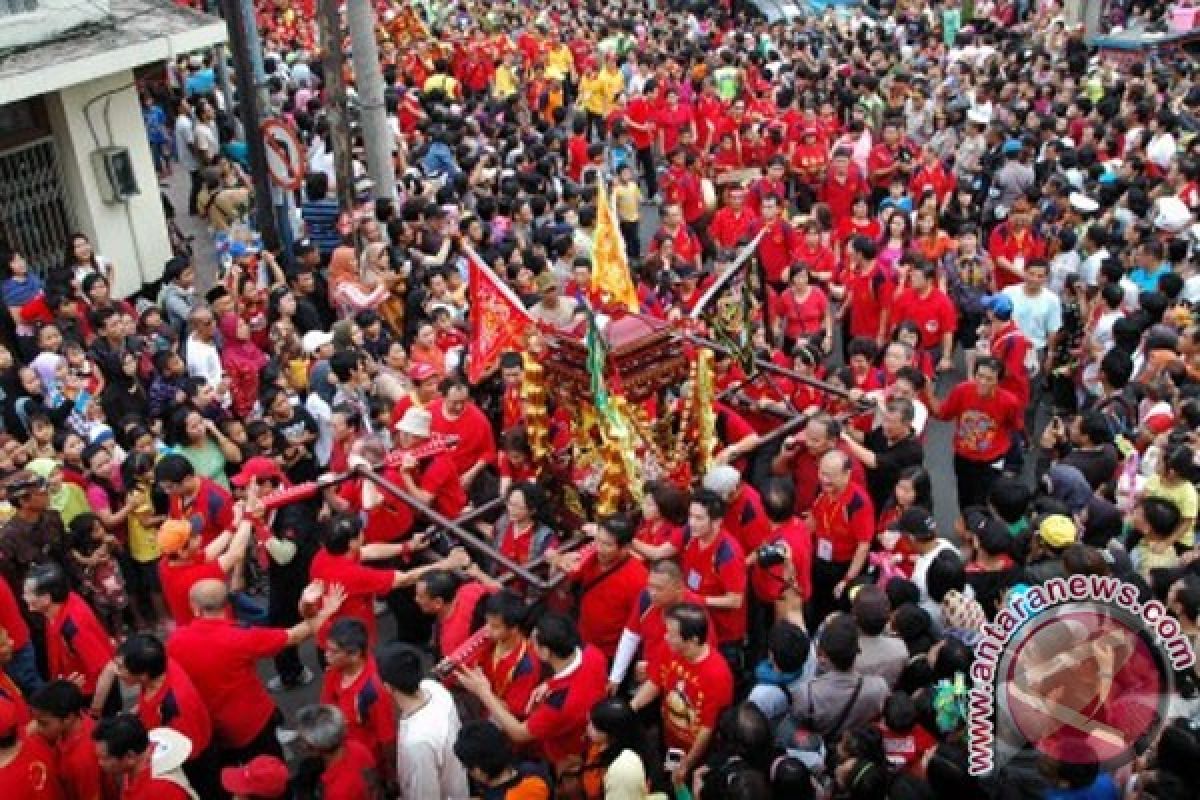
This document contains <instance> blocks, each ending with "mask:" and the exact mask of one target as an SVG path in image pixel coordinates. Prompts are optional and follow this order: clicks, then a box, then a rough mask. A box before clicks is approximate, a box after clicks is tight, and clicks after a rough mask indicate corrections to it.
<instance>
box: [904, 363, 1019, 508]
mask: <svg viewBox="0 0 1200 800" xmlns="http://www.w3.org/2000/svg"><path fill="white" fill-rule="evenodd" d="M1003 373H1004V366H1003V365H1002V364H1001V363H1000V361H999V360H998V359H996V358H994V357H991V356H986V357H983V358H980V359H979V360H977V361H976V362H975V371H974V373H973V375H972V378H971V380H969V381H966V382H965V383H960V384H958V385H956V386H955V387H954V388H953V389H951V390H950V393H949V394H948V395H946V399H945V400H942V401H940V402H939V401H938V399H937V397H935V396H934V395H933V394H932V392H927V393H926V404H927V405H928V406H929V410H930V411H931V412H932V414H933V416H935V417H937V418H938V419H942V420H947V421H950V420H953V421H954V477H955V481H956V482H957V484H958V505H959V508H968V507H970V506H974V505H983V504H984V503H986V502H987V496H988V492H989V491H990V489H991V488H992V484H993V483H995V481H996V479H997V478H999V477H1000V475H1001V473H1002V470H1003V468H1004V458H1005V455H1006V454H1007V453H1008V451H1009V449H1010V448H1011V447H1012V446H1013V442H1014V439H1015V437H1016V436H1017V435H1018V434H1020V433H1021V432H1022V431H1023V430H1024V428H1025V409H1024V407H1023V406H1022V405H1021V402H1020V401H1019V400H1018V399H1017V397H1016V395H1014V394H1013V393H1012V392H1010V391H1008V390H1007V389H1001V388H1000V386H999V383H1000V376H1001V375H1002V374H1003Z"/></svg>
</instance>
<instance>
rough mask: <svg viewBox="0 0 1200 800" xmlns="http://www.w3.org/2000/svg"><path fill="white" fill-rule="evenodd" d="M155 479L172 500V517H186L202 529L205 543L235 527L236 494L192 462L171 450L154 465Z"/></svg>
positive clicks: (197, 527)
mask: <svg viewBox="0 0 1200 800" xmlns="http://www.w3.org/2000/svg"><path fill="white" fill-rule="evenodd" d="M154 482H155V484H156V485H157V486H158V488H160V489H162V491H163V493H164V494H166V495H167V497H168V498H169V500H170V513H169V514H168V516H169V517H171V518H172V519H186V520H188V521H190V522H191V523H192V527H193V528H196V529H198V530H199V531H200V537H201V539H202V542H203V545H204V546H205V547H207V546H208V544H209V542H211V541H212V540H213V539H216V538H217V537H218V536H220V535H221V534H222V533H224V532H225V531H228V530H232V529H233V527H234V524H233V523H234V514H233V496H232V495H231V494H230V493H229V492H228V491H227V490H226V489H224V488H223V487H221V486H218V485H217V484H215V483H213V482H212V481H211V480H209V479H208V478H204V477H201V476H199V475H197V474H196V469H195V468H194V467H193V466H192V462H190V461H188V460H187V459H186V458H184V457H183V456H182V455H180V454H178V453H168V454H167V455H165V456H163V457H162V458H161V459H159V461H158V463H157V464H155V465H154Z"/></svg>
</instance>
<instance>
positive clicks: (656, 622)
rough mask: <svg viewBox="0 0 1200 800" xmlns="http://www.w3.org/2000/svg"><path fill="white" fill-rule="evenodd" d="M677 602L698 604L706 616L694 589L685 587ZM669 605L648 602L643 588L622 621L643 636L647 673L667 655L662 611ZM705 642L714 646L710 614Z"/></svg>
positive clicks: (714, 637)
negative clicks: (627, 618) (630, 610)
mask: <svg viewBox="0 0 1200 800" xmlns="http://www.w3.org/2000/svg"><path fill="white" fill-rule="evenodd" d="M679 602H680V603H691V604H693V605H697V606H700V607H701V608H703V609H704V614H705V616H706V617H708V608H707V607H706V606H705V605H704V598H703V597H701V596H700V595H698V594H696V593H695V592H693V591H690V590H688V589H684V590H683V597H682V598H681V599H680V601H679ZM672 605H673V604H672ZM668 607H669V606H660V605H655V604H654V603H652V602H650V592H649V591H647V590H645V589H643V590H642V591H641V593H640V594H638V599H637V604H636V605H634V607H633V611H632V612H631V613H630V615H629V620H628V621H627V622H626V623H625V629H626V630H628V631H629V632H630V633H636V634H637V635H638V636H639V637H640V638H641V640H642V660H643V661H645V662H646V670H647V672H648V673H649V674H653V670H654V668H655V666H656V665H657V664H658V663H659V662H660V661H662V660H663V659H664V658H666V657H667V656H669V655H670V649H669V648H668V647H667V642H666V638H667V619H666V616H665V614H666V610H667V608H668ZM708 644H710V645H711V646H713V647H716V646H717V635H716V626H715V625H713V624H712V618H711V617H708Z"/></svg>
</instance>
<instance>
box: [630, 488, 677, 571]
mask: <svg viewBox="0 0 1200 800" xmlns="http://www.w3.org/2000/svg"><path fill="white" fill-rule="evenodd" d="M644 492H645V493H644V495H643V497H642V523H641V524H640V525H639V526H638V529H637V533H636V534H635V535H634V538H633V545H632V549H633V554H634V555H635V556H637V557H638V558H642V559H645V560H646V561H659V560H661V559H664V558H676V557H677V556H678V555H679V553H680V551H682V550H683V527H684V523H686V522H687V511H688V500H689V497H688V493H687V492H685V491H683V490H681V489H680V488H679V487H677V486H675V484H673V483H668V482H667V481H661V482H660V481H651V482H650V483H647V484H646V486H645V490H644Z"/></svg>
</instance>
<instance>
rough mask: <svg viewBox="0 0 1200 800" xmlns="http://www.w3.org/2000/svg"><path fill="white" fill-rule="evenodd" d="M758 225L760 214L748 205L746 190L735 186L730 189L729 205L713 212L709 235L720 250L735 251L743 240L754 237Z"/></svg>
mask: <svg viewBox="0 0 1200 800" xmlns="http://www.w3.org/2000/svg"><path fill="white" fill-rule="evenodd" d="M758 226H759V218H758V215H757V214H755V213H754V211H753V210H751V209H750V208H749V207H747V205H746V190H745V189H743V188H742V187H740V186H734V187H733V188H732V189H730V190H729V205H727V206H723V207H722V208H719V209H717V211H716V213H714V214H713V218H712V222H710V223H709V224H708V235H709V236H710V237H712V240H713V243H714V244H715V245H716V246H717V247H718V248H719V249H720V250H728V251H730V252H734V251H736V250H737V249H738V247H739V246H740V245H741V243H742V242H743V241H749V240H750V239H753V238H754V234H755V233H757V232H758Z"/></svg>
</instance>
